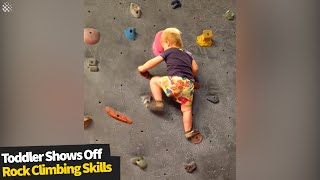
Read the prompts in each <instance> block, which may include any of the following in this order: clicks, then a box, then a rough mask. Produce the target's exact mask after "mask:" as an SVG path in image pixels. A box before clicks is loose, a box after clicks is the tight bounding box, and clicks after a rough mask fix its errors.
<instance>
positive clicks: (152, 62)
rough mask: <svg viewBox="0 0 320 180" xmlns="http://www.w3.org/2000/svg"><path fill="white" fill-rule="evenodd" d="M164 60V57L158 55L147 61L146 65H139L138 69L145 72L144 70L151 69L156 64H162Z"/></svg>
mask: <svg viewBox="0 0 320 180" xmlns="http://www.w3.org/2000/svg"><path fill="white" fill-rule="evenodd" d="M162 61H163V57H161V56H157V57H155V58H153V59H150V60H149V61H147V62H146V63H145V64H144V65H142V66H139V67H138V70H139V71H140V72H142V73H144V72H146V71H148V70H149V69H151V68H153V67H155V66H156V65H158V64H160V63H161V62H162Z"/></svg>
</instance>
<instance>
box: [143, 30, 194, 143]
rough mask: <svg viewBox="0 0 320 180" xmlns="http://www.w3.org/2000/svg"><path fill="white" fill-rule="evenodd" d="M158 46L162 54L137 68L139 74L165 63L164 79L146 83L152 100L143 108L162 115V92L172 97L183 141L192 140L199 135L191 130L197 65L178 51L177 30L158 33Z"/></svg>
mask: <svg viewBox="0 0 320 180" xmlns="http://www.w3.org/2000/svg"><path fill="white" fill-rule="evenodd" d="M160 42H161V45H162V47H163V49H164V51H163V52H162V53H161V54H160V55H159V56H157V57H155V58H153V59H150V60H149V61H147V62H146V63H145V64H144V65H142V66H139V67H138V71H139V72H140V73H145V72H147V71H148V70H149V69H151V68H153V67H155V66H157V65H158V64H159V63H161V62H162V61H165V62H166V65H167V71H168V76H163V77H160V76H154V77H152V78H151V80H150V89H151V92H152V96H153V100H152V101H151V102H149V103H147V104H146V106H147V108H148V109H150V110H151V111H163V110H164V104H163V102H162V90H163V91H164V92H165V94H166V95H167V96H168V97H173V98H174V99H175V100H176V101H177V102H178V103H180V104H181V112H182V113H183V118H182V119H183V126H184V131H185V137H186V138H187V139H189V138H191V137H193V136H194V135H196V134H198V133H199V132H198V131H196V130H193V129H192V102H193V93H194V82H195V76H196V74H197V71H198V65H197V63H196V61H195V60H194V59H193V58H192V56H191V53H189V52H187V51H185V50H183V49H182V47H183V44H182V39H181V32H180V31H179V30H178V29H177V28H167V29H165V30H164V31H163V32H162V35H161V40H160Z"/></svg>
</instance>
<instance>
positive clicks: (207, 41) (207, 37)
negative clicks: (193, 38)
mask: <svg viewBox="0 0 320 180" xmlns="http://www.w3.org/2000/svg"><path fill="white" fill-rule="evenodd" d="M212 38H213V32H212V31H211V30H204V31H203V33H202V34H201V35H199V36H198V37H197V43H198V44H199V46H203V47H206V46H212V44H213V41H212Z"/></svg>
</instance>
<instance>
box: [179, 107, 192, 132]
mask: <svg viewBox="0 0 320 180" xmlns="http://www.w3.org/2000/svg"><path fill="white" fill-rule="evenodd" d="M181 112H182V113H183V116H182V120H183V127H184V131H185V132H186V133H187V132H190V131H191V130H192V105H183V104H181Z"/></svg>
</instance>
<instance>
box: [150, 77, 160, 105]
mask: <svg viewBox="0 0 320 180" xmlns="http://www.w3.org/2000/svg"><path fill="white" fill-rule="evenodd" d="M160 78H161V77H159V76H154V77H153V78H151V80H150V89H151V92H152V95H153V98H154V100H155V101H162V89H161V87H160Z"/></svg>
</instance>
